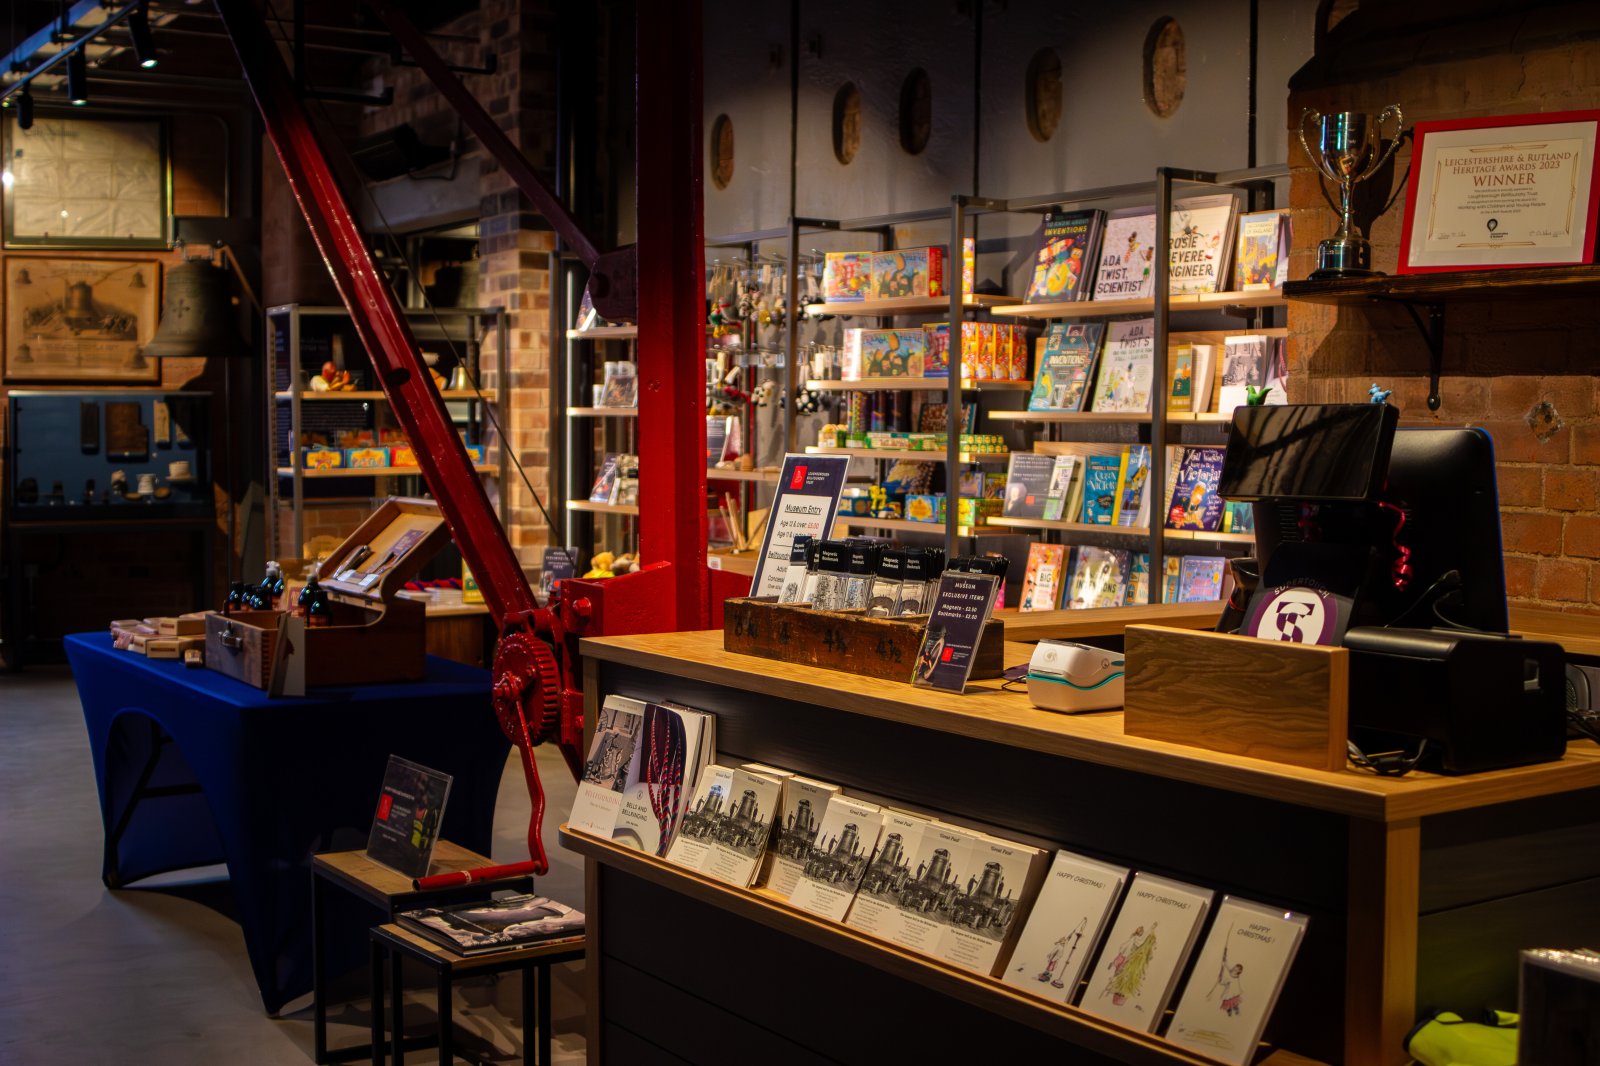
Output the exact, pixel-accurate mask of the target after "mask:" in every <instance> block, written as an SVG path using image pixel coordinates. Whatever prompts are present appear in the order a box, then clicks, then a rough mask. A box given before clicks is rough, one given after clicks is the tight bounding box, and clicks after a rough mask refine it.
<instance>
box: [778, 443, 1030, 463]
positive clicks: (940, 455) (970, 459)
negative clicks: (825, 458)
mask: <svg viewBox="0 0 1600 1066" xmlns="http://www.w3.org/2000/svg"><path fill="white" fill-rule="evenodd" d="M806 454H807V455H851V456H860V457H861V458H864V459H905V460H909V461H910V462H913V463H942V462H944V461H945V454H944V449H943V448H941V449H939V450H938V451H936V452H930V451H921V452H914V451H912V450H911V449H909V448H823V447H819V446H817V445H812V446H811V447H809V448H807V449H806ZM1010 461H1011V453H1010V452H962V453H961V454H960V455H958V456H956V462H958V463H1008V462H1010Z"/></svg>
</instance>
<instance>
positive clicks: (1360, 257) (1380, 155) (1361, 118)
mask: <svg viewBox="0 0 1600 1066" xmlns="http://www.w3.org/2000/svg"><path fill="white" fill-rule="evenodd" d="M1391 117H1392V118H1393V119H1394V136H1393V137H1392V138H1390V139H1389V146H1388V147H1387V148H1384V147H1383V123H1384V120H1385V119H1388V118H1391ZM1307 119H1310V120H1311V122H1312V124H1313V125H1314V126H1315V128H1316V131H1317V138H1316V143H1317V148H1316V150H1315V151H1312V149H1311V145H1310V143H1309V142H1307V140H1306V120H1307ZM1404 124H1405V119H1404V118H1402V117H1401V115H1400V107H1399V105H1398V104H1390V105H1389V106H1388V107H1386V108H1384V109H1383V110H1382V111H1380V112H1378V113H1377V114H1376V115H1368V114H1364V113H1362V112H1360V111H1340V112H1338V113H1337V114H1332V115H1323V114H1319V113H1318V112H1316V111H1313V110H1311V109H1310V108H1306V110H1305V111H1304V112H1302V113H1301V115H1300V147H1302V148H1304V149H1305V152H1306V157H1307V158H1308V159H1310V160H1311V162H1312V164H1313V165H1315V166H1316V168H1317V169H1318V170H1319V171H1321V172H1322V174H1323V175H1324V176H1326V177H1327V178H1328V179H1329V180H1330V181H1332V182H1334V183H1335V184H1337V185H1338V186H1339V229H1338V231H1337V232H1335V233H1334V235H1333V236H1332V237H1329V238H1328V239H1327V240H1325V241H1323V242H1322V243H1321V244H1319V245H1318V246H1317V269H1316V270H1314V271H1312V272H1311V280H1313V281H1324V280H1327V279H1329V278H1349V277H1366V276H1370V275H1373V274H1377V273H1378V271H1376V270H1373V269H1372V244H1371V242H1369V241H1368V240H1367V239H1366V238H1365V237H1363V236H1362V235H1361V231H1360V230H1359V229H1357V227H1356V224H1355V223H1354V222H1352V221H1351V219H1350V196H1351V194H1352V193H1353V192H1354V191H1355V187H1356V185H1357V183H1359V182H1362V181H1365V180H1366V179H1368V178H1370V177H1371V176H1372V175H1373V174H1374V173H1375V172H1376V171H1377V170H1378V169H1379V168H1381V167H1382V166H1383V164H1384V163H1385V162H1387V161H1388V159H1389V157H1390V156H1391V155H1393V154H1394V150H1395V148H1396V147H1398V146H1399V144H1400V133H1401V130H1402V129H1403V128H1404Z"/></svg>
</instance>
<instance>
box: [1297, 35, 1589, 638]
mask: <svg viewBox="0 0 1600 1066" xmlns="http://www.w3.org/2000/svg"><path fill="white" fill-rule="evenodd" d="M1538 18H1539V16H1538V15H1537V14H1536V13H1533V14H1527V15H1523V14H1520V13H1518V14H1515V15H1512V16H1508V19H1509V21H1508V22H1507V23H1506V26H1505V27H1500V28H1499V29H1498V30H1496V31H1495V32H1490V31H1489V29H1488V28H1487V27H1485V26H1483V25H1475V26H1473V27H1472V28H1471V29H1472V33H1471V34H1470V36H1471V38H1472V39H1471V40H1470V41H1467V42H1463V41H1454V40H1453V39H1452V38H1451V37H1450V31H1449V30H1448V29H1444V28H1438V29H1429V30H1426V31H1419V37H1418V38H1416V39H1414V40H1408V42H1407V43H1406V47H1410V46H1411V44H1413V43H1416V42H1417V41H1420V44H1418V45H1417V50H1416V51H1415V52H1413V53H1409V54H1407V55H1406V56H1405V57H1404V61H1401V59H1400V58H1397V56H1399V52H1398V51H1397V52H1396V54H1395V55H1385V56H1382V57H1378V58H1376V59H1375V58H1374V57H1372V56H1371V55H1370V54H1368V55H1366V56H1364V55H1363V54H1362V53H1361V52H1360V51H1354V52H1352V53H1351V54H1349V55H1340V56H1336V57H1335V59H1336V61H1337V63H1338V64H1339V65H1340V67H1341V68H1342V69H1344V70H1345V72H1346V75H1347V77H1345V78H1344V79H1343V80H1344V82H1345V83H1344V84H1341V85H1337V86H1332V87H1329V88H1323V89H1316V90H1303V91H1296V92H1293V93H1291V94H1290V95H1289V99H1288V108H1287V116H1286V117H1287V119H1288V122H1289V124H1290V126H1291V129H1292V128H1293V124H1294V123H1295V121H1296V120H1297V119H1298V118H1299V116H1300V114H1301V111H1302V109H1303V108H1306V107H1312V108H1316V109H1318V110H1321V111H1344V110H1363V111H1371V112H1376V111H1378V110H1379V109H1381V108H1382V107H1384V106H1385V105H1387V104H1391V103H1398V104H1399V105H1400V106H1401V107H1402V108H1403V109H1404V111H1405V117H1406V122H1407V124H1408V125H1410V124H1411V123H1414V122H1418V121H1422V120H1430V119H1445V118H1457V117H1467V116H1480V115H1489V114H1520V113H1524V112H1547V111H1562V110H1569V109H1579V108H1594V107H1600V74H1597V73H1596V72H1597V71H1600V24H1591V25H1585V26H1567V27H1565V28H1564V29H1563V31H1562V33H1560V34H1555V33H1552V32H1546V30H1547V29H1548V27H1546V28H1541V26H1540V25H1539V23H1538ZM1500 30H1503V31H1504V32H1500ZM1364 63H1365V64H1381V66H1373V65H1366V66H1364V65H1363V64H1364ZM1290 142H1291V148H1290V164H1291V166H1292V168H1293V174H1292V179H1291V185H1290V195H1289V202H1290V207H1291V210H1292V213H1293V216H1294V250H1293V257H1292V264H1291V270H1290V276H1291V277H1296V278H1299V277H1304V276H1305V275H1306V274H1307V273H1309V272H1310V271H1311V270H1312V269H1313V268H1314V266H1315V256H1316V246H1317V242H1318V241H1319V240H1321V239H1322V238H1324V237H1326V236H1329V235H1330V234H1331V233H1332V231H1333V229H1334V225H1335V218H1334V215H1333V213H1332V212H1331V211H1330V210H1329V209H1328V207H1327V205H1326V204H1325V203H1324V201H1323V198H1322V194H1321V192H1319V191H1318V189H1317V177H1316V173H1315V171H1314V170H1312V169H1311V167H1310V165H1309V161H1308V160H1306V159H1305V157H1304V153H1303V152H1302V151H1301V150H1300V146H1299V142H1298V139H1297V138H1296V137H1295V136H1294V135H1293V134H1292V133H1291V136H1290ZM1409 153H1410V148H1409V145H1408V146H1406V147H1403V148H1402V149H1401V150H1400V152H1399V153H1398V159H1397V160H1396V162H1395V165H1394V170H1393V172H1392V174H1386V175H1385V178H1386V179H1387V180H1388V182H1389V184H1388V186H1386V187H1385V190H1384V191H1385V192H1388V191H1390V190H1392V189H1394V188H1398V183H1399V182H1400V180H1401V177H1402V175H1403V174H1404V172H1405V168H1406V166H1407V164H1408V162H1409ZM1402 201H1403V197H1402ZM1380 206H1381V203H1380ZM1403 215H1404V212H1403V202H1400V201H1397V202H1396V203H1395V205H1394V206H1393V207H1392V208H1391V209H1390V210H1389V211H1388V212H1386V213H1385V214H1383V215H1381V216H1380V217H1379V218H1378V219H1377V221H1376V222H1375V223H1374V224H1373V226H1372V227H1371V233H1370V234H1369V236H1370V237H1371V239H1372V242H1373V266H1374V267H1376V268H1377V269H1379V270H1382V271H1386V272H1391V273H1392V272H1393V271H1394V269H1395V264H1396V262H1397V261H1398V258H1399V243H1400V229H1401V224H1402V219H1403ZM1289 326H1290V341H1289V358H1290V392H1291V395H1292V396H1294V397H1295V398H1296V399H1303V400H1305V401H1308V402H1355V401H1362V400H1365V399H1366V396H1367V388H1368V386H1369V385H1371V384H1372V383H1373V382H1374V381H1377V382H1380V383H1382V384H1383V385H1384V386H1385V387H1388V388H1392V389H1393V390H1394V402H1396V403H1397V404H1399V405H1400V406H1401V408H1402V412H1403V417H1405V418H1407V419H1433V420H1437V421H1439V422H1442V423H1447V424H1461V423H1467V424H1473V425H1481V426H1484V427H1485V428H1486V429H1488V431H1489V432H1490V434H1491V435H1492V436H1493V438H1494V442H1495V454H1496V457H1497V459H1498V461H1499V475H1500V504H1501V509H1502V518H1503V537H1504V546H1505V551H1506V584H1507V590H1508V592H1509V594H1510V596H1511V599H1512V601H1513V602H1514V603H1519V604H1530V605H1540V606H1546V607H1552V608H1558V609H1561V610H1568V611H1580V612H1583V613H1596V612H1597V611H1600V608H1597V606H1596V601H1597V596H1600V584H1596V582H1595V581H1594V580H1592V578H1594V577H1595V573H1594V571H1595V570H1596V568H1597V567H1600V564H1592V563H1590V562H1589V560H1592V559H1600V497H1597V483H1596V478H1597V476H1600V471H1597V470H1596V467H1597V466H1600V416H1597V411H1600V391H1597V390H1600V378H1596V376H1595V374H1594V367H1595V366H1596V358H1595V357H1596V348H1597V346H1600V345H1597V340H1596V338H1597V337H1600V301H1595V300H1592V299H1587V298H1585V299H1572V298H1543V297H1541V298H1539V299H1522V300H1517V299H1505V298H1487V297H1486V298H1485V299H1483V300H1482V301H1474V302H1467V303H1460V304H1452V305H1451V306H1450V308H1449V311H1448V319H1447V336H1446V340H1445V355H1444V368H1443V369H1444V377H1443V380H1442V381H1441V388H1440V396H1441V400H1442V405H1441V408H1440V410H1439V412H1438V414H1437V416H1434V415H1431V414H1430V412H1429V411H1428V409H1427V406H1426V403H1425V400H1426V396H1427V386H1428V380H1427V372H1428V365H1427V349H1426V346H1425V345H1424V343H1423V340H1422V337H1421V335H1420V334H1419V333H1418V332H1417V330H1416V327H1415V326H1414V325H1413V324H1412V322H1411V320H1410V318H1409V317H1408V316H1407V315H1406V313H1405V312H1404V310H1403V309H1401V308H1399V307H1373V308H1370V309H1369V308H1348V307H1347V308H1341V307H1331V306H1322V305H1313V304H1295V305H1294V306H1292V307H1291V308H1290V310H1289ZM1545 402H1548V403H1549V404H1551V405H1552V406H1553V407H1554V408H1555V411H1556V414H1557V416H1558V417H1559V418H1560V419H1561V420H1562V422H1563V423H1564V428H1562V429H1561V430H1560V431H1559V432H1557V433H1555V434H1554V435H1551V436H1548V438H1547V439H1543V440H1541V439H1540V437H1539V435H1538V434H1536V432H1535V430H1534V428H1533V427H1532V426H1531V425H1530V424H1529V421H1528V418H1527V416H1528V414H1529V412H1530V411H1531V410H1532V409H1533V408H1534V407H1535V405H1537V404H1540V403H1545Z"/></svg>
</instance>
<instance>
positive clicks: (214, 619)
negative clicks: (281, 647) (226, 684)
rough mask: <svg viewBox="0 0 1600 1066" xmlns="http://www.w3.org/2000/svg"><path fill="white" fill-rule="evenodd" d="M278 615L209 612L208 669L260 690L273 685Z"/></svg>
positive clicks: (207, 616)
mask: <svg viewBox="0 0 1600 1066" xmlns="http://www.w3.org/2000/svg"><path fill="white" fill-rule="evenodd" d="M278 620H279V613H278V612H277V611H234V612H233V613H232V614H228V615H225V614H223V613H221V612H220V611H208V612H206V669H208V670H215V671H216V672H217V673H219V674H223V675H225V676H227V677H231V678H233V679H234V680H235V681H243V682H244V683H245V684H247V685H251V686H253V687H255V688H259V689H263V690H265V689H268V688H270V687H271V685H272V667H273V656H274V654H275V653H276V650H277V647H278Z"/></svg>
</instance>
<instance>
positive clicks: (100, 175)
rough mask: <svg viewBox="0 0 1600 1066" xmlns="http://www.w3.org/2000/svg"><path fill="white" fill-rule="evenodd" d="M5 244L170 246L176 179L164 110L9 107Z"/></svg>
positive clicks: (6, 146)
mask: <svg viewBox="0 0 1600 1066" xmlns="http://www.w3.org/2000/svg"><path fill="white" fill-rule="evenodd" d="M6 115H7V117H6V119H5V122H4V133H5V179H6V180H5V204H4V215H3V217H4V225H5V247H7V248H75V249H84V248H96V249H98V248H107V249H109V248H116V249H127V248H144V249H162V250H165V249H166V248H167V247H169V244H168V240H167V237H168V233H167V229H168V226H167V220H168V218H169V217H170V216H171V214H172V182H171V175H170V173H169V168H168V166H167V138H166V124H165V122H163V121H162V120H161V119H159V118H149V119H141V118H121V117H118V118H86V117H83V116H80V115H71V114H59V113H57V114H51V113H44V114H40V115H39V116H38V118H36V119H35V120H34V122H33V126H32V128H31V129H26V130H25V129H23V128H22V126H21V124H20V123H19V122H18V121H17V120H16V117H15V114H14V112H7V113H6Z"/></svg>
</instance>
